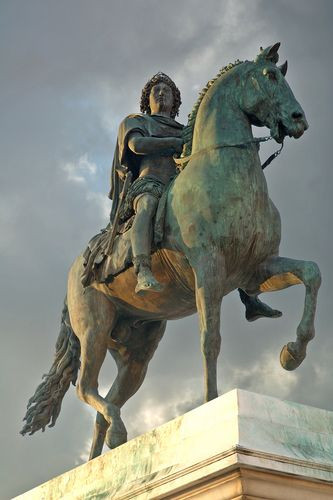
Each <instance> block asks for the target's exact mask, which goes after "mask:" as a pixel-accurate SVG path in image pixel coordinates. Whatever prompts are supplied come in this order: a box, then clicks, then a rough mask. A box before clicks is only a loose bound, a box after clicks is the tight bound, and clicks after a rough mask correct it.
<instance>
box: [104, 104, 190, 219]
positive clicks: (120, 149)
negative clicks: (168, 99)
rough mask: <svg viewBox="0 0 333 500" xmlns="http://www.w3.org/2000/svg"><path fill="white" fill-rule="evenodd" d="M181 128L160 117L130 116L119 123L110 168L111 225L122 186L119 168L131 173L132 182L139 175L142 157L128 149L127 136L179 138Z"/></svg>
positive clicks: (170, 120) (166, 118) (180, 125)
mask: <svg viewBox="0 0 333 500" xmlns="http://www.w3.org/2000/svg"><path fill="white" fill-rule="evenodd" d="M183 128H184V125H182V124H180V123H178V122H176V121H175V120H174V119H173V118H169V117H166V116H161V115H147V114H132V115H129V116H127V117H126V118H125V119H124V120H123V121H122V122H121V124H120V126H119V131H118V139H117V144H116V148H115V152H114V156H113V162H112V168H111V190H110V193H109V198H110V199H111V200H112V208H111V214H110V221H111V223H112V222H113V220H114V217H115V214H116V211H117V207H118V202H119V194H120V193H121V191H122V188H123V184H124V181H123V180H122V178H121V176H120V175H119V172H122V168H121V167H125V168H126V169H128V170H129V171H131V172H132V174H133V178H132V182H133V181H135V179H137V178H138V176H139V173H140V163H141V158H142V155H137V154H135V153H133V151H131V150H130V148H129V147H128V138H129V135H130V134H132V133H133V132H138V133H139V134H141V135H142V136H143V137H181V132H182V129H183Z"/></svg>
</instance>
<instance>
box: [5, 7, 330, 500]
mask: <svg viewBox="0 0 333 500" xmlns="http://www.w3.org/2000/svg"><path fill="white" fill-rule="evenodd" d="M332 21H333V3H332V2H331V0H317V2H313V1H312V0H288V1H287V0H274V1H273V0H206V1H205V2H202V1H201V0H177V1H176V0H168V2H162V1H158V0H136V1H135V2H131V1H129V0H121V1H120V0H118V1H116V0H96V1H95V2H92V1H88V0H58V1H57V2H55V1H51V0H30V1H29V2H26V1H25V0H1V1H0V62H1V72H0V89H1V90H0V109H1V120H0V151H1V153H0V154H1V157H0V161H1V169H0V231H1V239H0V276H1V281H0V283H1V285H0V286H1V288H0V307H1V313H0V334H1V363H0V394H1V409H0V440H1V441H0V442H1V450H2V453H1V466H0V498H1V499H7V498H10V497H12V496H15V495H18V494H19V493H22V492H24V491H27V490H28V489H30V488H32V487H34V486H36V485H38V484H40V483H42V482H44V481H47V480H49V479H51V478H53V477H55V476H56V475H58V474H61V473H63V472H65V471H67V470H69V469H72V468H73V467H75V466H77V465H79V464H81V463H83V462H85V461H86V460H87V456H88V453H89V447H90V442H91V437H92V431H93V422H94V417H95V412H94V411H93V410H91V409H90V408H89V407H88V406H87V405H85V404H84V403H82V402H80V401H79V400H78V398H77V396H76V393H75V390H74V388H73V387H71V388H70V390H69V391H68V393H67V394H66V396H65V398H64V402H63V407H62V412H61V414H60V417H59V419H58V421H57V424H56V426H55V427H54V428H52V429H47V430H46V431H45V433H41V432H39V433H37V434H35V435H34V436H32V437H28V436H25V437H22V436H20V435H19V431H20V429H21V427H22V422H21V420H22V418H23V416H24V414H25V408H26V404H27V402H28V399H29V398H30V397H31V396H32V394H33V393H34V391H35V389H36V387H37V385H38V384H39V383H40V381H41V376H42V375H43V374H44V373H46V372H47V371H48V370H49V368H50V366H51V363H52V359H53V355H54V346H55V342H56V339H57V336H58V332H59V325H60V315H61V309H62V303H63V299H64V296H65V294H66V280H67V273H68V270H69V267H70V265H71V263H72V262H73V260H74V258H75V257H76V256H77V255H78V254H79V253H80V252H82V251H83V250H84V248H85V246H86V244H87V242H88V240H89V239H90V238H91V237H92V236H93V235H94V234H96V233H97V232H99V230H100V229H101V228H103V227H104V226H105V225H106V224H107V220H108V214H109V211H110V202H109V200H108V199H107V193H108V190H109V175H110V165H111V161H112V156H113V150H114V145H115V140H116V134H117V128H118V125H119V123H120V121H121V120H122V119H123V118H124V117H125V116H126V115H128V114H129V113H133V112H138V111H139V98H140V93H141V89H142V87H143V86H144V84H145V83H146V81H147V80H148V79H149V78H150V77H151V76H152V75H153V74H155V73H156V72H157V71H163V72H165V73H167V74H168V75H169V76H170V77H171V78H173V79H174V81H175V82H176V84H177V86H178V87H179V88H180V90H181V93H182V101H183V104H182V106H181V112H180V116H179V121H181V122H182V123H186V119H187V114H188V113H189V112H190V111H191V108H192V105H193V104H194V102H195V100H196V98H197V95H198V92H199V91H200V90H201V88H202V87H203V86H204V85H205V84H206V82H207V81H208V80H209V79H211V78H212V77H213V76H215V75H216V73H217V72H218V70H219V69H220V68H221V67H222V66H224V65H225V64H227V63H229V62H232V61H235V60H236V59H241V60H242V59H249V60H251V59H254V58H255V56H256V55H257V53H258V52H259V47H260V46H263V47H266V46H268V45H272V44H273V43H275V42H277V41H280V42H281V49H280V61H281V63H282V62H283V61H284V60H285V59H288V63H289V69H288V74H287V81H288V83H289V84H290V86H291V88H292V89H293V91H294V94H295V96H296V98H297V100H298V101H299V102H300V103H301V105H302V107H303V109H304V111H305V114H306V117H307V120H308V122H309V126H310V127H309V130H308V131H307V132H306V133H305V134H304V136H303V137H302V138H300V139H299V140H294V139H289V138H287V140H286V141H285V147H284V150H283V152H282V154H281V156H280V157H279V158H278V159H277V160H275V161H274V162H273V163H272V165H271V166H270V167H268V168H267V170H266V171H265V173H266V178H267V183H268V187H269V192H270V196H271V198H272V200H273V201H274V203H275V205H276V206H277V208H278V209H279V211H280V214H281V218H282V242H281V255H283V256H288V257H292V258H297V259H305V260H314V261H316V262H317V263H318V265H319V267H320V269H321V271H322V276H323V283H322V287H321V290H320V294H319V300H318V310H317V319H316V332H317V334H316V337H315V339H314V340H313V341H312V342H311V344H310V345H309V348H308V356H307V358H306V360H305V361H304V362H303V364H302V365H301V367H300V368H299V369H298V370H296V371H295V372H287V371H284V370H283V369H282V368H281V367H280V363H279V353H280V350H281V347H282V346H283V345H284V344H285V343H286V342H288V341H292V340H294V339H295V332H296V327H297V324H298V322H299V320H300V317H301V314H302V309H303V301H304V287H303V286H297V287H292V288H289V289H288V290H285V291H282V292H278V293H274V294H271V293H270V294H266V295H265V296H264V297H263V300H265V301H266V302H267V303H268V304H270V305H271V306H273V307H275V308H278V309H281V310H282V311H283V317H282V318H281V319H278V320H269V319H261V320H259V321H257V322H254V323H247V322H246V320H245V318H244V309H243V306H242V304H241V303H240V301H239V298H238V295H237V293H232V294H230V295H229V296H227V297H226V298H225V299H224V300H223V305H222V321H221V332H222V348H221V353H220V357H219V361H218V370H219V371H218V381H219V393H220V394H223V393H225V392H227V391H228V390H231V389H233V388H235V387H238V388H241V389H247V390H250V391H254V392H259V393H262V394H266V395H269V396H276V397H278V398H282V399H288V400H293V401H296V402H299V403H304V404H308V405H313V406H317V407H320V408H324V409H327V410H332V411H333V385H332V382H331V381H332V378H333V363H332V352H333V336H332V326H331V324H332V322H331V313H332V299H331V297H332V293H331V285H330V283H331V282H332V281H333V271H332V269H333V266H332V265H331V260H332V257H331V255H332V249H333V245H332V216H331V212H332V201H331V200H332V194H331V191H332V187H333V183H332V177H333V175H332V159H331V157H332V153H331V149H332V139H331V136H332V132H331V123H332V120H331V113H332V104H331V102H332V99H331V89H332V81H333V74H332V73H333V69H332V67H333V66H332V55H331V54H332V48H331V47H332V41H333V40H332V29H331V25H332ZM266 132H267V131H265V130H260V129H257V130H256V131H255V133H256V135H265V133H266ZM271 142H272V141H271ZM274 148H275V149H276V145H274V144H273V145H271V144H265V145H263V146H262V147H261V158H262V160H263V161H264V160H265V159H266V158H267V157H268V156H269V154H270V153H271V152H272V151H273V150H274ZM115 374H116V371H115V366H114V362H113V360H112V359H111V357H110V359H106V361H105V363H104V366H103V369H102V372H101V375H100V390H101V393H102V394H105V393H106V392H107V390H108V389H109V387H110V386H111V384H112V382H113V379H114V377H115ZM202 397H203V370H202V360H201V354H200V345H199V334H198V324H197V317H196V315H194V316H192V317H190V318H186V319H184V320H178V321H173V322H169V324H168V328H167V331H166V333H165V335H164V338H163V340H162V341H161V343H160V345H159V348H158V350H157V352H156V354H155V356H154V358H153V360H152V361H151V363H150V367H149V370H148V375H147V377H146V380H145V382H144V384H143V386H142V387H141V389H140V390H139V392H138V393H137V394H136V395H135V396H134V397H133V398H132V399H131V400H130V401H129V402H128V403H127V404H126V405H125V407H124V409H123V411H122V415H123V419H124V422H125V424H126V426H127V429H128V433H129V438H130V439H131V438H133V437H135V436H136V435H138V434H140V433H142V432H145V431H147V430H150V429H153V428H154V427H156V426H158V425H160V424H162V423H164V422H166V421H168V420H170V419H172V418H173V417H175V416H176V415H179V414H182V413H184V412H185V411H187V410H188V409H191V408H193V407H195V406H197V405H199V404H201V402H202ZM105 451H107V450H105Z"/></svg>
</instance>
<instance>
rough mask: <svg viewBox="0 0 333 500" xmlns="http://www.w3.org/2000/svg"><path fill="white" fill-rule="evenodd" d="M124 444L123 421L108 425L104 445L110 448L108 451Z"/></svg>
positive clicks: (124, 428) (125, 433)
mask: <svg viewBox="0 0 333 500" xmlns="http://www.w3.org/2000/svg"><path fill="white" fill-rule="evenodd" d="M126 442H127V431H126V427H125V425H124V423H123V421H122V420H121V419H120V420H119V421H117V422H114V423H112V424H111V425H110V427H109V429H108V431H107V433H106V437H105V443H106V444H107V446H108V447H109V448H110V450H113V449H114V448H117V447H118V446H120V445H122V444H124V443H126Z"/></svg>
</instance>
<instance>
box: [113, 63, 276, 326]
mask: <svg viewBox="0 0 333 500" xmlns="http://www.w3.org/2000/svg"><path fill="white" fill-rule="evenodd" d="M180 104H181V98H180V92H179V90H178V88H177V87H176V85H175V83H174V82H173V81H172V80H171V78H169V77H168V76H167V75H165V74H164V73H162V72H159V73H157V74H156V75H154V76H153V77H152V78H151V79H150V80H149V81H148V82H147V83H146V85H145V86H144V88H143V90H142V95H141V103H140V109H141V112H142V114H133V115H129V116H128V117H126V118H125V120H123V122H122V123H121V125H120V127H119V133H118V142H117V146H116V152H115V156H114V161H113V166H112V188H111V192H110V198H111V199H112V200H113V205H112V211H111V223H113V221H114V217H115V214H116V211H117V207H118V201H119V194H120V192H121V187H122V183H123V181H124V178H125V175H126V173H127V172H128V171H131V172H132V175H133V179H134V182H133V183H132V185H131V186H130V188H129V191H128V193H127V196H126V200H125V203H124V206H122V208H121V215H120V219H121V221H122V222H123V221H126V219H128V218H129V217H130V216H131V215H132V214H133V212H134V213H135V217H134V222H133V225H132V229H131V244H132V254H133V264H134V269H135V272H136V274H137V285H136V288H135V291H136V293H138V294H143V293H144V292H145V291H154V292H160V291H161V290H162V288H163V287H162V285H161V284H160V283H159V282H158V281H157V280H156V278H155V277H154V276H153V274H152V272H151V241H152V220H153V217H154V215H155V212H156V209H157V205H158V201H159V199H160V197H161V195H162V193H163V191H164V188H165V186H166V185H167V184H168V182H169V181H170V179H171V178H172V177H173V176H174V175H175V174H176V166H175V162H174V160H173V155H174V154H180V153H181V151H182V147H183V143H184V141H183V138H182V135H183V128H184V126H183V125H181V124H180V123H178V122H177V121H175V119H174V118H175V117H176V116H177V115H178V110H179V106H180ZM239 292H240V298H241V300H242V302H243V303H244V305H245V307H246V318H247V319H248V320H249V321H253V320H254V319H257V318H259V317H262V316H266V317H277V316H280V315H281V313H280V312H279V311H275V310H273V309H271V308H270V307H269V306H267V305H266V304H263V303H262V302H261V301H260V300H259V299H258V298H257V297H250V296H248V295H247V294H246V293H245V292H244V291H242V290H240V291H239Z"/></svg>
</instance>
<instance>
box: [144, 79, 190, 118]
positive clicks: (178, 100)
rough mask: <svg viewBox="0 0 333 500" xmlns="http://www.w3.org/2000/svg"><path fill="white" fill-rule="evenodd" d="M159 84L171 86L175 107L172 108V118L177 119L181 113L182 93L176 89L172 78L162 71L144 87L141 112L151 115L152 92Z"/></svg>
mask: <svg viewBox="0 0 333 500" xmlns="http://www.w3.org/2000/svg"><path fill="white" fill-rule="evenodd" d="M159 82H164V83H166V84H167V85H169V87H170V88H171V90H172V94H173V106H172V110H171V113H170V116H171V118H175V117H176V116H177V115H178V113H179V107H180V105H181V103H182V101H181V98H180V91H179V89H178V87H176V85H175V83H174V82H173V81H172V80H171V78H170V77H169V76H168V75H166V74H165V73H162V72H161V71H159V72H158V73H156V75H154V76H153V77H152V78H150V80H148V82H147V83H146V85H145V86H144V87H143V89H142V92H141V100H140V110H141V112H142V113H147V114H148V115H150V114H151V109H150V106H149V96H150V91H151V89H152V88H153V86H154V85H156V84H157V83H159Z"/></svg>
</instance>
